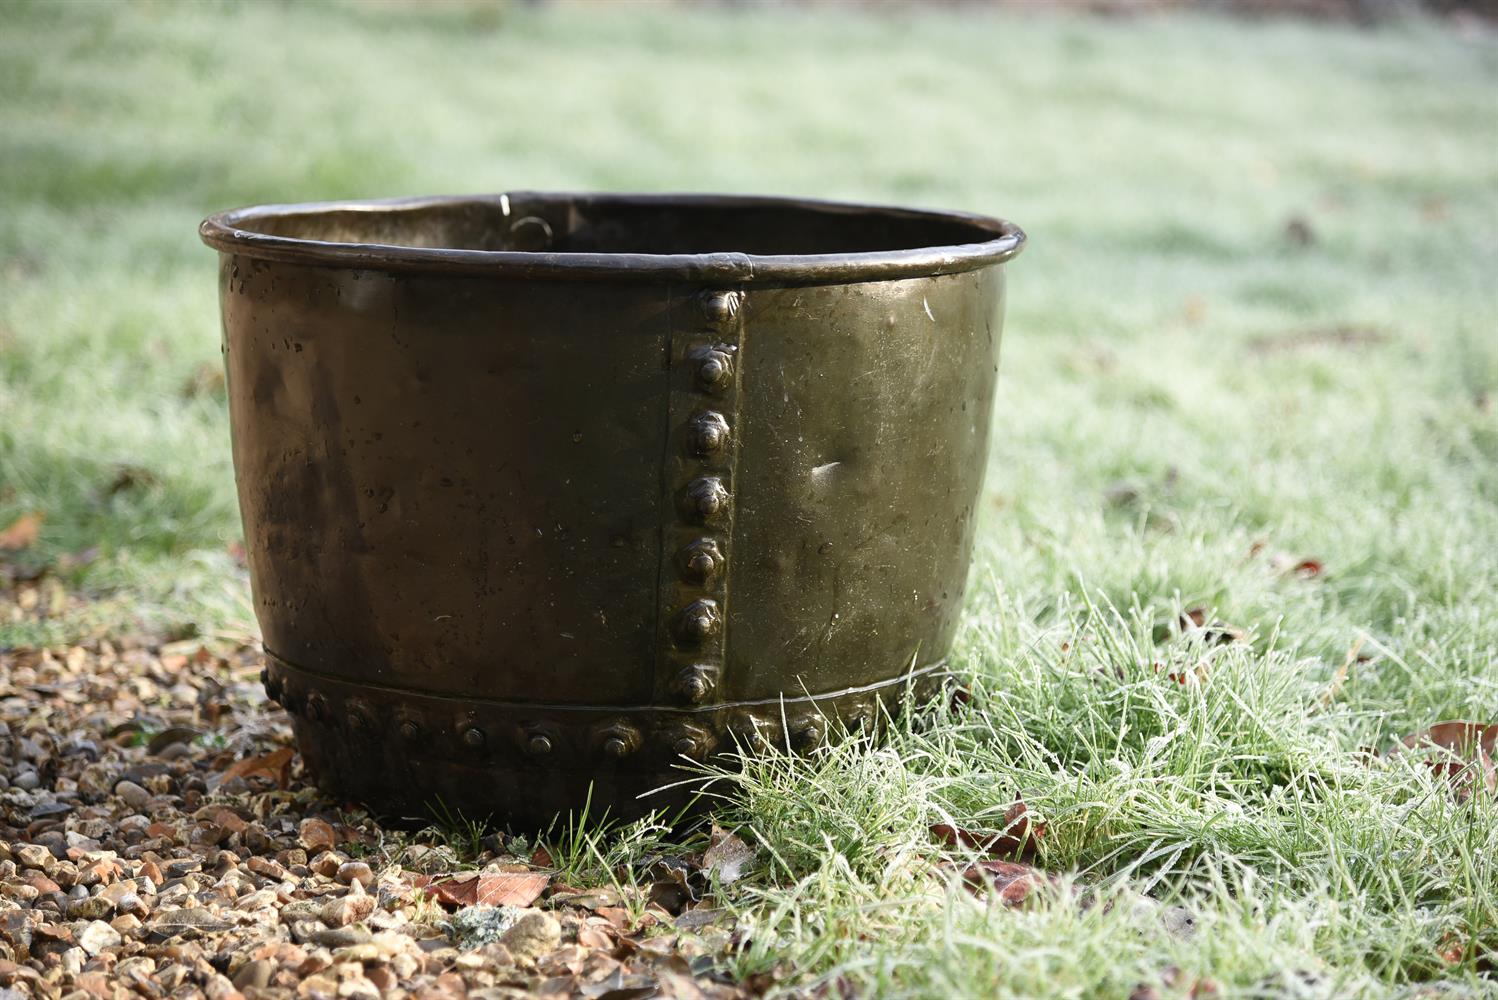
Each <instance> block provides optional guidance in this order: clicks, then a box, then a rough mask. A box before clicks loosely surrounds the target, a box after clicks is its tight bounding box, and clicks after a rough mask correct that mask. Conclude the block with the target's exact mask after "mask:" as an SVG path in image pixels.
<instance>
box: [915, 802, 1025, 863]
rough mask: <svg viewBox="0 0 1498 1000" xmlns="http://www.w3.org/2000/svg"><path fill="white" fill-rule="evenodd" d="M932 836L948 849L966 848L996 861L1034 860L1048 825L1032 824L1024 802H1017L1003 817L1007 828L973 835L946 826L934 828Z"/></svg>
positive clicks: (939, 825) (941, 824)
mask: <svg viewBox="0 0 1498 1000" xmlns="http://www.w3.org/2000/svg"><path fill="white" fill-rule="evenodd" d="M931 835H932V836H933V837H936V838H937V839H938V840H940V841H941V842H942V843H944V844H946V845H947V846H948V847H965V848H967V849H968V850H970V851H978V852H981V853H984V854H988V855H989V856H991V857H995V858H1006V857H1018V858H1022V859H1028V858H1033V857H1034V856H1035V851H1036V849H1037V848H1038V847H1039V846H1040V839H1041V838H1042V837H1044V836H1045V824H1044V823H1033V822H1031V820H1030V810H1029V807H1028V806H1026V805H1025V804H1024V803H1023V802H1015V803H1014V805H1012V806H1010V807H1009V809H1008V811H1007V812H1005V814H1004V829H1003V830H1001V831H999V832H998V833H973V832H972V831H971V830H964V829H962V828H961V827H957V826H952V825H950V824H947V823H937V824H936V825H934V826H932V827H931Z"/></svg>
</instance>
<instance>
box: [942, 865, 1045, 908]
mask: <svg viewBox="0 0 1498 1000" xmlns="http://www.w3.org/2000/svg"><path fill="white" fill-rule="evenodd" d="M962 881H963V882H964V883H965V884H966V885H967V887H968V889H969V890H971V891H973V892H975V893H978V892H983V891H986V892H988V893H989V894H990V895H991V896H993V897H996V898H997V899H999V900H1000V901H1001V902H1002V903H1003V904H1004V905H1005V906H1019V905H1020V904H1021V903H1023V902H1024V901H1025V900H1027V899H1029V898H1030V895H1031V893H1033V892H1035V891H1036V890H1038V889H1041V888H1044V887H1045V885H1046V882H1047V879H1046V875H1045V873H1044V872H1042V871H1040V870H1039V869H1038V868H1032V867H1030V866H1029V865H1022V864H1019V863H1017V862H1014V861H979V862H977V863H975V864H971V865H968V866H967V867H966V868H964V869H963V871H962Z"/></svg>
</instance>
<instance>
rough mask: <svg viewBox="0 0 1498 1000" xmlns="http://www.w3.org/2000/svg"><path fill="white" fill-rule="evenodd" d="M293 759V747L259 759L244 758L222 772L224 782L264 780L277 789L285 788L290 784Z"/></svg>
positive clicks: (294, 752) (263, 755)
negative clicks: (270, 782) (242, 779)
mask: <svg viewBox="0 0 1498 1000" xmlns="http://www.w3.org/2000/svg"><path fill="white" fill-rule="evenodd" d="M295 757H296V749H295V748H294V747H282V748H281V749H279V750H273V751H271V752H270V753H268V754H262V755H261V756H259V757H246V758H245V759H244V760H240V761H235V762H234V763H233V764H231V765H230V766H229V768H228V769H227V770H225V771H224V780H225V781H228V780H230V779H231V778H244V779H246V780H248V779H250V778H266V779H268V780H270V781H273V782H275V785H276V787H277V788H286V787H288V786H289V785H290V784H291V762H292V760H293V759H294V758H295Z"/></svg>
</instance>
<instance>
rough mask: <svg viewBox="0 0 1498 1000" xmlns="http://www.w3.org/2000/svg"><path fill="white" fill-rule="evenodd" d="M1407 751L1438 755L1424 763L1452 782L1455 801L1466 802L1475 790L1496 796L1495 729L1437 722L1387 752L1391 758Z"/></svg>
mask: <svg viewBox="0 0 1498 1000" xmlns="http://www.w3.org/2000/svg"><path fill="white" fill-rule="evenodd" d="M1406 750H1412V751H1419V750H1433V751H1440V753H1439V754H1438V755H1435V756H1434V757H1433V758H1432V759H1431V760H1429V761H1428V762H1427V763H1428V765H1429V767H1430V769H1431V770H1432V771H1433V772H1435V774H1436V775H1437V776H1438V777H1442V778H1445V779H1446V780H1448V781H1450V782H1451V786H1452V788H1453V789H1454V790H1455V792H1456V797H1457V798H1458V799H1459V800H1461V801H1463V802H1465V801H1466V800H1467V799H1468V798H1469V797H1470V796H1471V795H1472V792H1473V791H1474V790H1476V789H1478V788H1482V789H1486V790H1487V792H1488V793H1489V794H1495V793H1498V766H1495V765H1494V763H1493V757H1494V756H1495V755H1498V725H1491V726H1484V725H1482V724H1480V723H1477V722H1463V721H1460V720H1452V721H1450V722H1438V723H1436V724H1435V725H1434V726H1431V727H1430V728H1429V729H1426V730H1424V731H1422V732H1418V733H1412V734H1411V735H1409V736H1406V737H1405V738H1404V739H1403V740H1401V741H1400V745H1399V746H1396V747H1394V749H1392V750H1390V751H1389V756H1391V757H1393V756H1395V755H1397V754H1399V753H1402V752H1404V751H1406Z"/></svg>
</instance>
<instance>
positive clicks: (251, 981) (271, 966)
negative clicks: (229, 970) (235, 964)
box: [234, 958, 276, 990]
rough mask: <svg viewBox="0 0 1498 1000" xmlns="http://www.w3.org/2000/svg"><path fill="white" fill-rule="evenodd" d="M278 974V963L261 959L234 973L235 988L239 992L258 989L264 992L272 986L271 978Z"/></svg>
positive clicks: (248, 963) (247, 963)
mask: <svg viewBox="0 0 1498 1000" xmlns="http://www.w3.org/2000/svg"><path fill="white" fill-rule="evenodd" d="M275 974H276V963H275V962H272V961H271V960H270V959H268V958H259V959H256V960H255V961H253V962H246V963H245V964H244V965H242V966H240V967H239V971H238V972H236V973H234V988H235V989H237V990H247V989H257V990H263V989H265V988H266V987H267V986H269V985H270V978H271V976H274V975H275Z"/></svg>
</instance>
